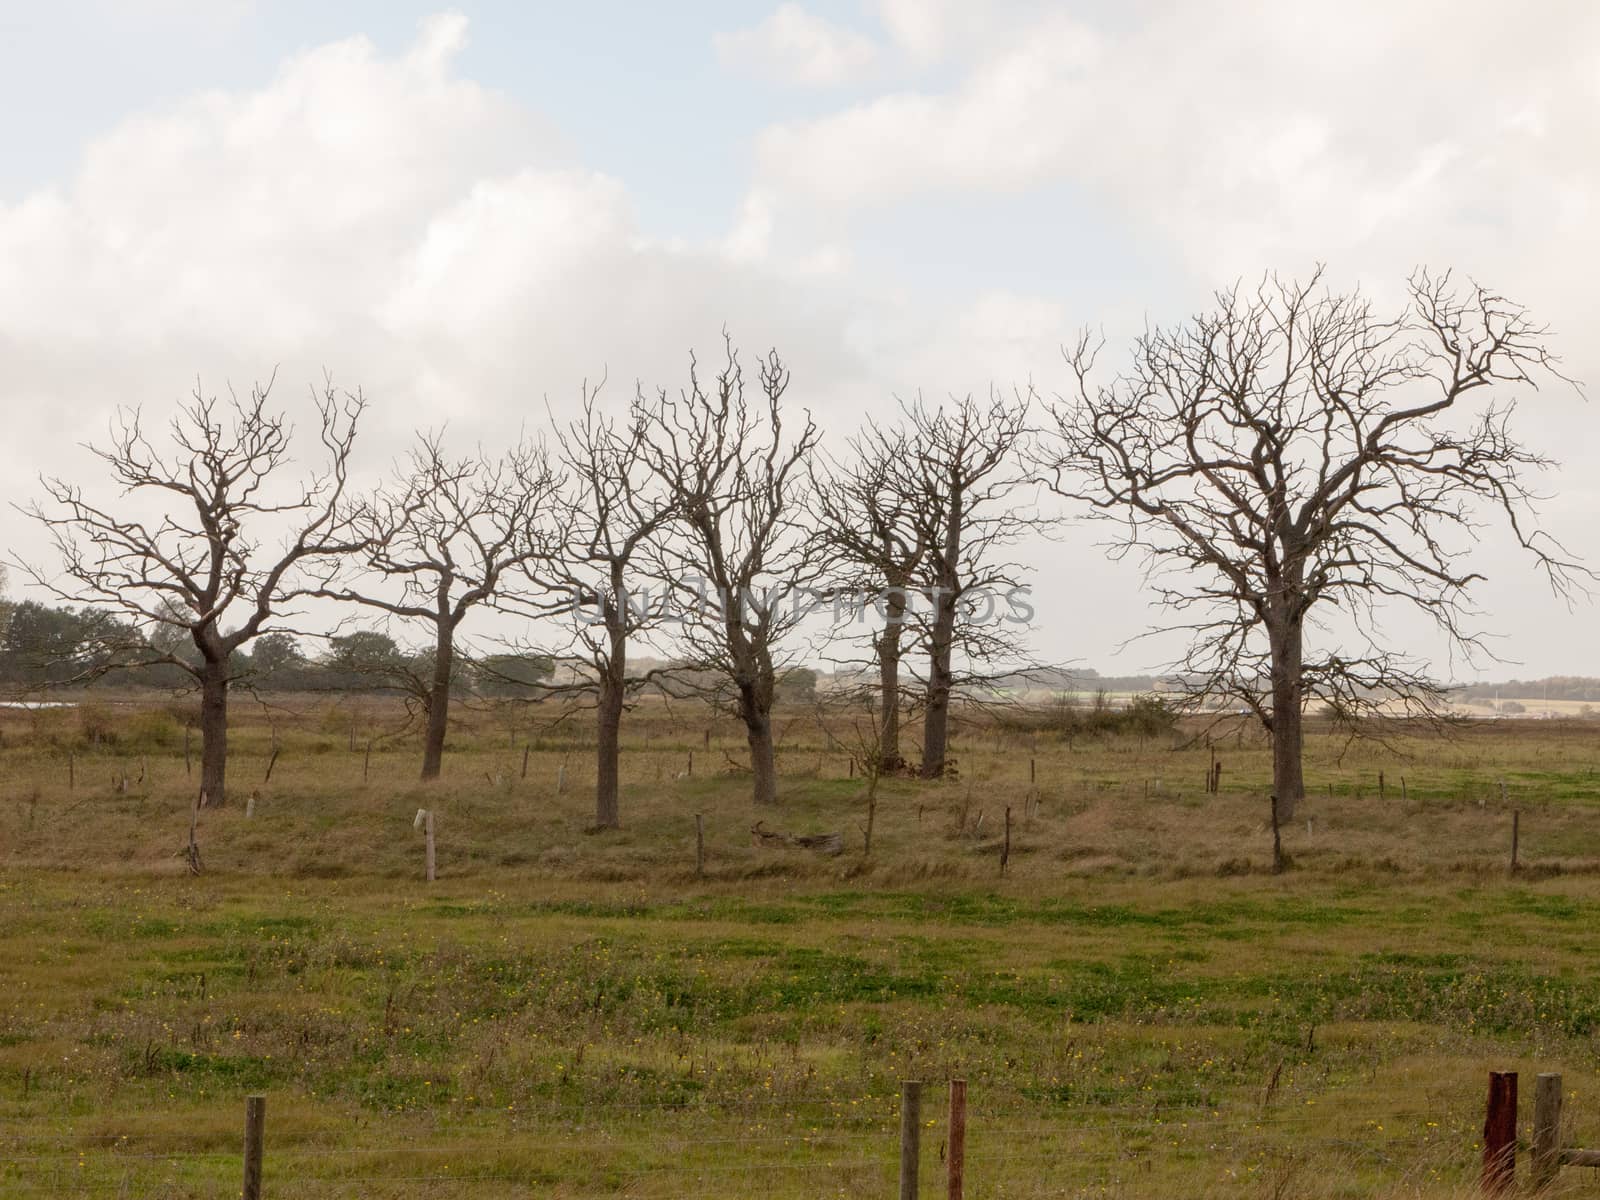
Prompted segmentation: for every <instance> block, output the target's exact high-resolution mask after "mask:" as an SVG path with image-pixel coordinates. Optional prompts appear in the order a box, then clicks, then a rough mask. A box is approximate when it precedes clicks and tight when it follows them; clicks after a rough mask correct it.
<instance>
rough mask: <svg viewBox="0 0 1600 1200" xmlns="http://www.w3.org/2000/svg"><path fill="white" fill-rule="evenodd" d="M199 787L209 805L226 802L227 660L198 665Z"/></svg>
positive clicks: (219, 804)
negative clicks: (199, 666)
mask: <svg viewBox="0 0 1600 1200" xmlns="http://www.w3.org/2000/svg"><path fill="white" fill-rule="evenodd" d="M200 790H201V791H202V792H204V793H205V797H206V804H207V805H208V806H210V805H215V806H219V807H220V806H221V805H223V804H226V803H227V802H228V660H227V659H220V660H217V661H214V662H213V661H207V662H205V663H204V664H203V665H202V666H201V668H200Z"/></svg>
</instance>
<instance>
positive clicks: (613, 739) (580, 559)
mask: <svg viewBox="0 0 1600 1200" xmlns="http://www.w3.org/2000/svg"><path fill="white" fill-rule="evenodd" d="M596 398H597V390H596V391H587V390H586V391H585V394H584V399H583V414H582V416H581V417H580V418H579V419H578V420H576V421H573V422H571V423H570V424H569V425H567V426H566V427H565V428H564V429H561V430H558V431H557V434H556V441H557V452H556V455H557V459H558V462H559V465H560V467H561V469H562V472H563V474H564V476H565V479H564V482H563V486H562V489H561V491H560V492H559V494H558V495H557V496H556V498H555V499H556V504H557V507H558V509H559V512H560V516H559V518H558V519H557V521H556V524H557V526H558V528H559V534H558V535H557V536H556V537H555V538H553V539H552V544H551V547H550V550H549V552H548V553H547V554H545V555H541V556H540V557H539V558H538V559H536V560H533V561H530V562H529V563H528V564H527V566H526V568H525V569H526V571H527V573H528V574H529V575H530V577H532V578H533V579H534V580H535V582H536V583H537V584H538V585H539V587H540V589H541V591H542V592H545V593H549V594H552V595H554V596H555V597H556V599H555V605H556V606H558V607H559V608H560V609H561V610H562V611H563V612H564V613H565V615H566V616H567V617H568V618H569V619H570V620H571V621H572V622H573V625H572V631H571V637H572V647H571V653H570V654H569V655H568V656H567V658H568V661H569V662H570V663H571V664H572V665H574V666H576V667H577V669H578V672H579V678H578V679H577V680H576V681H575V682H572V683H569V684H563V685H556V686H555V687H553V688H551V689H550V690H551V691H553V692H556V693H564V694H568V695H571V694H574V693H576V694H581V695H583V696H591V697H593V699H594V705H595V716H596V738H595V754H596V760H595V811H594V822H595V826H596V827H597V828H601V829H615V828H618V827H619V825H620V824H621V815H620V812H619V809H618V797H617V791H618V776H619V765H620V764H619V742H620V739H621V731H622V714H623V711H624V709H625V708H626V707H627V705H628V701H629V698H630V697H631V696H633V695H634V694H635V693H636V692H637V691H638V690H639V689H640V688H641V687H643V686H645V685H646V684H648V683H649V682H650V680H651V679H652V678H653V677H654V673H648V672H647V673H646V674H644V675H636V674H634V673H632V672H630V670H629V664H628V655H629V651H630V648H631V646H632V645H633V643H634V642H635V641H636V640H637V639H638V638H639V637H640V636H641V635H643V634H645V633H647V632H648V631H650V630H652V629H654V628H656V627H657V626H659V625H660V623H661V620H662V617H663V606H662V605H661V604H660V603H659V598H654V599H653V598H652V597H651V595H650V589H649V587H648V581H647V580H646V579H645V577H644V572H645V567H646V565H647V564H646V560H647V559H649V560H650V561H654V560H655V557H656V556H655V553H654V551H655V546H656V543H657V541H658V540H659V539H660V538H661V537H662V536H663V534H664V533H665V531H666V529H667V527H668V526H669V525H670V524H671V522H672V521H673V520H674V518H675V517H676V516H677V509H676V507H675V504H676V498H675V493H674V491H673V489H671V488H669V487H668V486H667V485H666V484H665V483H664V482H663V481H662V479H661V477H660V476H659V475H657V474H656V473H654V472H652V471H651V470H650V467H649V464H648V462H647V461H646V446H645V442H646V437H647V433H648V429H649V426H650V423H651V422H652V420H654V419H656V417H657V416H658V414H657V413H656V411H655V407H654V406H655V401H654V400H653V399H650V398H646V397H643V396H641V397H639V398H638V399H637V400H636V401H635V403H634V405H633V407H632V410H631V412H630V414H629V418H628V423H627V424H626V426H621V425H619V424H618V423H617V422H615V421H614V420H611V419H609V418H607V417H605V416H604V415H602V414H601V413H600V412H599V410H598V408H597V405H596Z"/></svg>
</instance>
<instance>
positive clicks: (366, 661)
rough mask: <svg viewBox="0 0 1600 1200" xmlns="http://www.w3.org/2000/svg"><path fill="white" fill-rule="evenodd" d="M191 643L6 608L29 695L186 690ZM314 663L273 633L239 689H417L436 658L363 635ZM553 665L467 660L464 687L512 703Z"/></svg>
mask: <svg viewBox="0 0 1600 1200" xmlns="http://www.w3.org/2000/svg"><path fill="white" fill-rule="evenodd" d="M186 641H187V638H186V637H180V636H174V637H173V638H171V639H170V640H169V641H168V642H167V643H165V644H163V643H162V642H161V641H160V640H159V639H152V638H147V637H143V636H140V635H138V634H137V633H136V632H135V631H134V630H133V629H132V627H131V626H129V625H128V624H126V623H125V622H122V621H119V620H117V619H116V618H115V617H114V616H112V615H110V614H108V613H106V612H103V611H97V610H95V609H92V608H79V609H72V608H56V607H52V606H50V605H46V604H39V603H37V602H35V601H32V600H24V601H22V602H21V603H11V602H8V601H4V600H0V687H4V688H5V689H6V690H8V691H12V692H18V691H31V690H38V689H43V688H48V687H69V686H72V685H74V684H79V685H83V686H91V685H93V684H94V683H97V682H99V681H101V680H109V681H112V682H114V683H115V685H116V686H117V687H119V688H127V687H154V688H188V687H189V686H191V685H192V684H193V678H192V677H191V676H190V675H189V674H188V673H187V672H185V671H184V670H182V669H181V668H180V667H178V666H176V665H174V664H173V663H172V662H170V661H168V662H162V661H157V660H160V659H163V658H178V659H181V660H184V661H191V660H194V659H196V658H197V657H198V656H197V653H196V651H195V649H194V647H193V646H192V645H186V644H185V642H186ZM319 641H320V642H321V649H320V651H319V652H317V653H315V654H310V653H307V652H306V651H305V649H304V648H303V647H302V644H301V642H300V641H299V640H298V639H296V638H295V637H293V636H292V635H290V634H287V633H267V634H263V635H262V636H260V637H258V638H256V639H255V641H254V642H252V643H250V645H249V647H248V648H247V649H241V650H239V651H238V652H236V653H235V654H234V655H233V660H232V667H233V674H234V678H235V679H236V680H239V681H241V682H248V683H249V684H250V685H252V686H254V687H260V688H265V689H271V690H274V691H397V692H410V691H414V690H416V689H417V688H418V687H419V686H421V685H422V683H423V681H425V680H427V679H428V678H429V677H430V676H431V674H432V671H433V655H432V653H431V651H417V650H413V649H408V648H406V647H404V646H401V645H400V644H399V643H397V642H396V641H395V640H394V639H393V638H392V637H390V636H389V635H388V634H386V633H382V632H379V631H375V630H358V631H356V632H353V633H349V634H346V635H343V636H335V637H329V638H326V639H319ZM554 670H555V664H554V662H553V661H552V660H551V659H549V658H547V657H545V656H542V655H531V654H495V655H489V656H486V657H484V658H482V659H478V660H467V659H463V660H461V664H460V667H459V672H458V674H459V681H460V683H461V685H462V686H463V687H466V688H470V689H471V690H473V691H476V692H480V693H482V694H486V695H494V694H502V695H513V694H518V693H521V692H524V691H526V689H528V688H529V687H530V686H532V685H536V684H539V683H542V682H545V681H547V680H549V679H550V677H551V675H552V674H553V673H554Z"/></svg>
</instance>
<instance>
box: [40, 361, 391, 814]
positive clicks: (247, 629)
mask: <svg viewBox="0 0 1600 1200" xmlns="http://www.w3.org/2000/svg"><path fill="white" fill-rule="evenodd" d="M270 390H271V383H270V382H269V383H268V384H267V385H266V386H264V387H256V388H254V389H253V390H252V391H251V393H250V395H249V397H248V398H246V399H239V398H238V397H232V398H230V399H229V401H228V402H226V403H220V402H219V401H218V400H217V398H216V397H214V396H207V395H205V394H204V393H203V392H202V391H201V390H200V389H199V388H198V387H197V388H196V390H195V392H194V393H193V395H192V397H191V398H190V399H189V400H188V401H187V402H186V403H184V404H183V405H181V406H180V408H179V410H178V413H177V415H176V416H175V417H174V418H173V419H172V422H171V424H170V425H169V427H168V431H167V437H166V438H165V439H152V438H151V437H149V436H147V434H146V433H145V430H144V427H143V424H142V420H141V413H140V410H138V409H137V408H135V409H124V410H119V412H118V414H117V416H116V417H115V419H114V421H113V424H112V427H111V435H110V442H109V444H108V445H106V446H103V447H102V446H93V445H91V446H89V447H88V449H89V450H90V451H91V452H92V453H93V454H94V455H95V457H97V458H98V459H99V460H100V462H101V463H103V464H104V465H105V468H106V469H107V470H108V471H109V473H110V476H111V481H112V483H113V484H114V485H116V486H117V487H118V488H119V489H120V497H121V499H120V501H119V502H116V503H104V502H97V501H94V500H91V499H90V498H89V496H88V494H87V493H86V492H85V491H84V490H83V489H82V488H80V487H79V486H78V485H76V484H72V483H68V482H66V481H64V480H61V479H53V478H52V479H45V480H43V481H42V482H43V485H44V489H45V493H46V497H47V501H48V507H47V506H46V505H43V504H40V505H35V506H34V507H33V508H32V509H31V510H30V511H31V513H32V515H33V516H34V517H36V518H37V519H38V520H39V521H40V522H42V523H43V524H44V526H45V527H46V528H47V529H48V530H49V533H50V536H51V538H52V540H53V542H54V546H55V549H56V552H57V557H58V560H59V567H60V571H59V573H47V572H46V571H45V570H43V569H42V568H40V567H36V566H25V567H24V569H25V570H26V571H27V573H28V575H29V576H30V578H32V580H33V581H34V582H35V583H37V584H39V585H40V586H42V587H44V588H45V589H47V590H48V591H50V592H51V593H52V594H54V595H55V596H57V597H59V598H61V599H63V600H66V601H69V602H72V603H79V604H87V605H92V606H94V607H97V608H100V609H104V610H108V611H112V612H116V613H119V614H121V616H122V617H123V619H124V620H125V621H126V622H127V628H128V629H129V630H130V631H131V632H132V633H134V634H136V635H138V638H139V640H138V642H137V643H136V644H131V645H129V646H127V647H125V648H124V652H123V653H120V654H118V655H116V656H114V658H113V659H112V661H113V662H114V663H116V664H117V665H123V666H136V665H148V664H153V663H167V664H170V665H172V666H174V667H177V668H179V669H181V670H182V671H184V672H186V673H188V674H189V675H190V676H191V677H192V678H193V679H194V680H195V682H196V684H197V685H198V686H199V688H200V697H201V701H200V728H201V737H202V753H201V783H200V786H201V789H202V791H203V792H204V794H205V796H206V798H207V802H208V803H211V804H223V803H225V802H226V798H227V797H226V773H227V753H228V722H227V708H228V685H229V683H230V682H231V681H232V679H233V671H232V667H231V659H232V657H233V655H234V652H235V651H237V650H238V649H239V648H240V647H241V646H243V645H244V644H245V643H246V642H248V641H250V640H251V639H252V638H255V637H257V636H259V635H261V634H263V633H266V632H268V631H269V630H270V629H272V628H274V627H275V625H276V624H278V623H281V622H283V621H285V620H287V619H288V617H289V616H291V615H292V614H291V613H290V612H289V610H288V607H287V606H288V605H290V604H292V602H293V600H294V598H295V597H296V596H298V595H302V594H305V593H304V589H305V586H306V581H305V578H304V570H305V568H307V567H308V566H309V565H310V564H311V563H313V562H316V563H326V562H328V561H330V560H332V559H335V558H337V557H338V556H340V555H343V554H346V553H348V552H349V551H350V550H352V549H353V548H354V546H355V543H356V540H357V539H356V537H355V535H354V534H353V533H352V531H351V529H350V527H349V521H348V517H347V514H345V512H344V510H343V506H342V503H341V501H342V497H343V494H344V488H345V475H346V467H347V464H348V461H349V457H350V450H351V446H352V445H353V443H354V440H355V431H356V423H357V419H358V418H359V416H360V414H361V410H362V408H363V407H364V401H363V400H362V399H361V397H360V395H359V394H357V395H340V394H338V393H336V392H335V391H334V390H333V388H332V386H331V385H327V386H325V387H324V389H323V390H322V391H321V393H320V394H318V396H317V413H318V418H319V434H320V437H321V441H322V445H323V449H324V451H325V452H326V456H327V461H326V464H325V466H324V467H323V468H322V469H321V470H320V471H319V472H318V473H316V474H314V475H313V476H311V477H310V478H302V479H301V480H299V481H297V482H295V483H293V484H289V485H288V486H285V480H284V478H283V477H284V475H285V473H286V471H285V469H286V468H287V467H288V466H289V464H290V461H291V460H290V450H291V444H292V441H293V428H292V426H291V425H290V424H289V422H288V420H287V419H286V417H285V416H284V415H283V414H282V413H280V412H275V411H272V410H269V409H268V407H267V402H268V393H269V392H270ZM163 442H164V444H162V443H163ZM146 506H148V511H149V513H150V515H149V516H141V515H139V514H140V513H141V512H144V511H145V510H146ZM274 537H279V538H281V539H282V541H281V544H279V545H276V546H272V545H269V544H268V541H269V539H272V538H274ZM185 642H187V643H189V644H191V645H192V646H193V653H192V654H191V653H187V652H185V651H186V649H187V648H186V647H185V645H184V643H185Z"/></svg>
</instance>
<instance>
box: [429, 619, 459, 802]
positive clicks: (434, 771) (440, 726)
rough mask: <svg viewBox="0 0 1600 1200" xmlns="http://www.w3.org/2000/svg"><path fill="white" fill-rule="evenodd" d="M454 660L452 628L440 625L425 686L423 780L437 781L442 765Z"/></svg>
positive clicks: (448, 719) (453, 633)
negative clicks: (427, 683) (426, 688)
mask: <svg viewBox="0 0 1600 1200" xmlns="http://www.w3.org/2000/svg"><path fill="white" fill-rule="evenodd" d="M455 658H456V639H455V628H454V626H451V625H448V624H445V623H443V622H441V623H440V625H439V639H438V642H437V644H436V645H435V647H434V651H433V681H432V683H431V684H429V687H428V728H427V730H426V732H425V734H424V735H423V742H422V778H424V779H437V778H439V770H440V768H441V767H442V766H443V764H444V738H445V733H446V731H447V730H448V729H449V728H450V676H451V673H452V668H453V667H454V666H455Z"/></svg>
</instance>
